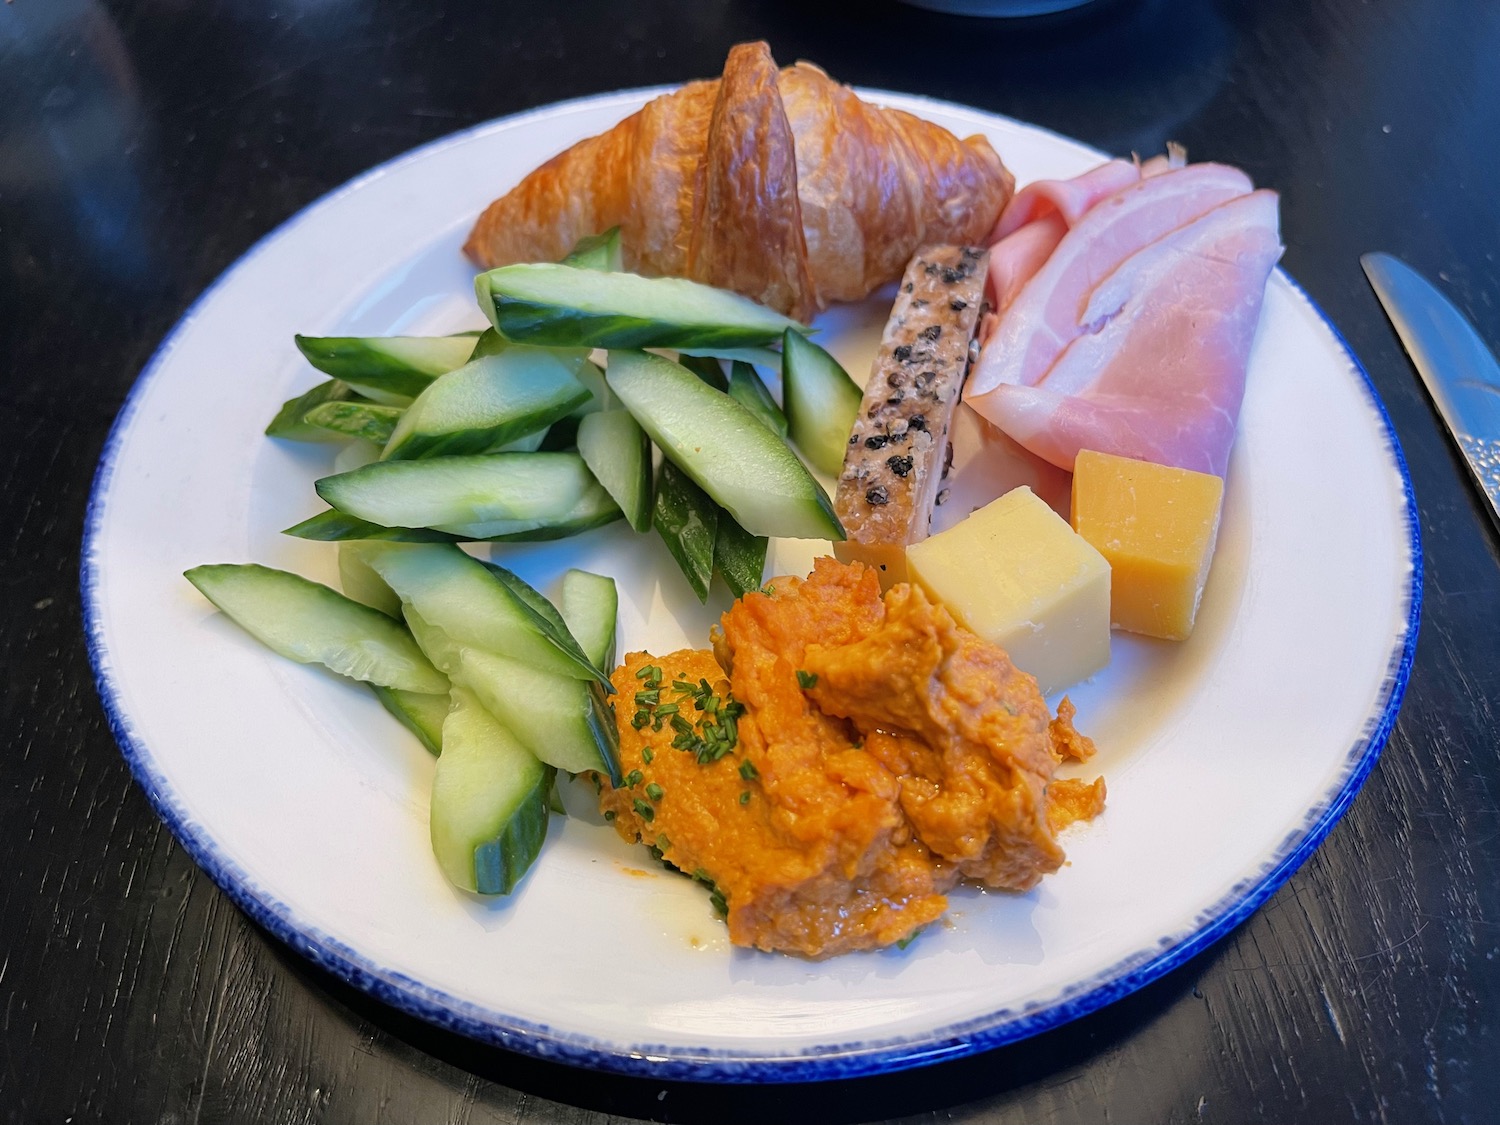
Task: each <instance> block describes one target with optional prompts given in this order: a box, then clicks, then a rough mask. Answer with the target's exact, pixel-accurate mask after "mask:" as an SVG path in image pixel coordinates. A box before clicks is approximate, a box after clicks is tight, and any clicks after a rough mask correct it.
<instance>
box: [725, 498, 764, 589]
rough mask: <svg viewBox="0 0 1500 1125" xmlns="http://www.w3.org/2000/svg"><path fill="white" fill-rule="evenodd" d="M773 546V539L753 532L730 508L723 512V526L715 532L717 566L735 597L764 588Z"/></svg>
mask: <svg viewBox="0 0 1500 1125" xmlns="http://www.w3.org/2000/svg"><path fill="white" fill-rule="evenodd" d="M769 546H770V540H768V539H766V538H765V536H762V535H751V534H750V533H749V532H748V531H746V530H745V529H744V528H743V527H741V526H740V525H739V524H737V523H735V522H734V518H733V517H732V516H731V515H730V514H729V513H728V512H724V511H721V512H720V513H719V528H718V531H717V532H716V533H715V535H714V569H716V570H717V571H718V572H719V574H720V575H721V576H722V577H723V579H724V584H725V585H726V586H728V587H729V591H730V593H732V594H733V595H734V596H735V597H737V598H743V597H744V596H745V595H746V594H748V593H750V592H751V591H752V590H759V589H760V584H761V581H762V579H764V578H765V573H766V548H767V547H769Z"/></svg>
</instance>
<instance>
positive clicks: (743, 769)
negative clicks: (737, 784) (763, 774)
mask: <svg viewBox="0 0 1500 1125" xmlns="http://www.w3.org/2000/svg"><path fill="white" fill-rule="evenodd" d="M740 776H741V777H743V778H744V779H745V780H746V781H754V780H755V779H756V778H757V777H759V776H760V770H758V769H756V768H755V763H754V762H752V761H751V760H750V759H749V758H746V759H745V760H744V761H743V762H741V763H740Z"/></svg>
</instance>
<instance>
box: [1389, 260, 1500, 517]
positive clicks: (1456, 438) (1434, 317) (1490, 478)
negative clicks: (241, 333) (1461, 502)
mask: <svg viewBox="0 0 1500 1125" xmlns="http://www.w3.org/2000/svg"><path fill="white" fill-rule="evenodd" d="M1359 264H1360V265H1362V266H1363V267H1364V270H1365V276H1366V277H1367V278H1369V279H1370V285H1371V286H1372V287H1373V288H1374V290H1375V295H1376V296H1377V297H1379V298H1380V303H1381V305H1382V306H1383V307H1384V308H1385V313H1386V315H1387V316H1388V317H1390V318H1391V323H1392V324H1393V325H1395V328H1396V334H1397V335H1399V336H1400V337H1401V343H1402V344H1404V345H1405V347H1406V354H1407V355H1409V356H1410V357H1411V361H1412V364H1413V365H1414V366H1415V367H1416V369H1417V373H1418V374H1419V375H1421V376H1422V382H1424V383H1425V384H1427V393H1428V394H1429V395H1431V396H1432V401H1433V403H1434V404H1435V405H1436V406H1437V409H1438V413H1439V414H1440V415H1442V418H1443V421H1444V423H1446V425H1447V427H1448V434H1449V436H1450V437H1452V438H1453V442H1454V444H1455V445H1457V446H1458V449H1459V452H1460V453H1462V454H1463V455H1464V460H1465V461H1466V462H1468V465H1469V471H1470V472H1471V473H1473V475H1474V481H1475V483H1476V484H1478V485H1479V491H1480V492H1482V493H1483V494H1484V496H1485V498H1486V499H1487V500H1488V501H1489V502H1490V504H1489V506H1490V515H1491V517H1492V518H1493V519H1494V521H1495V526H1496V528H1497V529H1500V362H1497V361H1496V359H1495V353H1494V352H1492V351H1491V350H1490V349H1489V347H1488V346H1487V345H1486V344H1485V342H1484V339H1483V337H1481V336H1480V335H1479V332H1478V331H1477V330H1476V329H1475V327H1474V326H1473V324H1471V323H1470V322H1469V320H1468V318H1467V317H1465V316H1464V314H1463V313H1461V312H1459V311H1458V309H1457V308H1455V307H1454V305H1453V303H1452V302H1451V301H1450V300H1448V298H1447V297H1445V296H1443V294H1442V293H1441V292H1440V291H1439V290H1438V289H1437V288H1436V287H1435V286H1434V285H1433V284H1432V283H1431V282H1429V281H1428V280H1427V279H1426V278H1424V277H1423V276H1422V275H1421V274H1419V273H1417V272H1416V270H1414V269H1412V268H1411V267H1410V266H1408V265H1407V264H1406V263H1405V262H1402V261H1401V260H1400V259H1399V258H1394V257H1392V256H1391V255H1389V254H1366V255H1364V256H1363V257H1362V258H1360V260H1359Z"/></svg>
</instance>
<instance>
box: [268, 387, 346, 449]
mask: <svg viewBox="0 0 1500 1125" xmlns="http://www.w3.org/2000/svg"><path fill="white" fill-rule="evenodd" d="M356 397H357V396H356V395H355V391H354V388H353V387H351V386H350V385H349V384H348V383H345V382H344V381H342V380H341V379H329V380H328V381H326V382H323V383H319V384H318V385H317V386H316V387H313V388H312V389H311V390H307V391H303V392H302V393H301V394H300V395H296V396H294V397H293V398H289V399H287V400H286V401H285V402H284V403H282V404H281V409H280V410H278V411H277V412H276V417H274V418H272V419H271V424H270V425H269V426H267V427H266V436H267V437H273V438H282V439H284V440H286V441H338V440H339V439H340V435H338V434H335V433H332V432H331V431H329V430H327V429H325V428H324V427H322V426H314V425H310V424H309V423H308V421H307V415H308V412H309V411H312V410H315V409H317V408H318V407H320V406H323V405H325V404H327V403H337V402H346V401H348V400H350V399H353V398H356Z"/></svg>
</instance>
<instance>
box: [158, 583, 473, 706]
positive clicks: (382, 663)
mask: <svg viewBox="0 0 1500 1125" xmlns="http://www.w3.org/2000/svg"><path fill="white" fill-rule="evenodd" d="M184 577H186V578H187V580H188V581H189V582H191V583H192V584H193V585H194V586H196V587H198V589H199V590H200V591H201V592H202V594H203V596H204V597H205V598H207V599H208V600H209V601H211V602H213V603H214V605H216V606H218V607H219V609H221V610H223V612H224V614H225V615H226V616H227V617H229V618H230V620H232V621H234V623H235V624H237V625H239V626H240V628H242V629H244V630H245V631H246V632H247V633H249V634H250V635H251V636H252V637H254V638H255V639H256V640H258V641H260V642H261V643H262V644H264V645H265V646H266V647H267V648H270V649H271V650H272V651H274V652H277V653H280V654H281V655H282V656H285V657H287V658H288V659H290V660H295V661H297V662H298V663H299V664H321V665H323V666H324V667H325V668H329V669H331V670H332V671H334V672H337V673H339V674H340V675H342V676H349V677H350V678H351V679H356V680H365V681H367V682H369V683H376V684H380V685H382V686H383V687H393V688H402V689H404V690H406V691H426V692H441V691H446V690H447V687H446V685H447V680H446V679H445V678H444V676H443V674H442V673H441V672H439V671H438V670H437V669H436V668H434V667H433V666H432V664H431V663H430V662H429V661H428V660H427V658H426V657H425V656H423V655H422V651H421V650H420V649H419V648H418V647H417V644H416V642H415V641H413V640H412V638H411V635H410V634H409V633H408V632H407V631H406V630H405V629H404V628H402V627H401V625H400V624H398V623H397V622H395V621H392V620H391V619H390V618H389V617H387V616H386V615H385V614H383V613H381V612H380V611H379V610H376V609H371V608H370V607H369V606H366V605H360V604H359V603H358V602H356V601H353V600H351V599H349V598H346V597H344V595H343V594H340V593H337V592H336V591H334V590H330V589H329V588H328V587H327V586H322V585H319V584H318V583H317V582H309V581H308V580H307V579H306V578H302V577H300V576H298V575H295V574H288V573H287V572H286V571H284V570H273V569H271V568H270V567H268V566H258V565H256V564H254V563H245V564H236V563H220V564H212V565H208V566H195V567H193V569H191V570H189V571H187V572H186V573H185V575H184Z"/></svg>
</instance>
